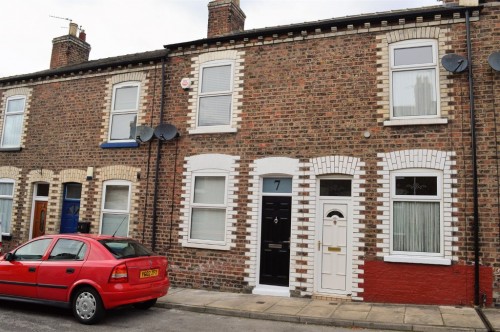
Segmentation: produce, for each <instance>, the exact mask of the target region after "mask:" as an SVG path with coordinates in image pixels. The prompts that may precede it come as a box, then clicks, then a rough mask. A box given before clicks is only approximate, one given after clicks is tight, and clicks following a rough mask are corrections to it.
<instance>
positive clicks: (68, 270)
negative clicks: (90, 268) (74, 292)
mask: <svg viewBox="0 0 500 332" xmlns="http://www.w3.org/2000/svg"><path fill="white" fill-rule="evenodd" d="M66 273H75V269H74V268H72V267H69V268H67V269H66Z"/></svg>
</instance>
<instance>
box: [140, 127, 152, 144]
mask: <svg viewBox="0 0 500 332" xmlns="http://www.w3.org/2000/svg"><path fill="white" fill-rule="evenodd" d="M153 132H154V131H153V128H151V127H148V126H137V127H136V128H135V140H136V141H138V142H149V141H150V140H151V139H152V138H153Z"/></svg>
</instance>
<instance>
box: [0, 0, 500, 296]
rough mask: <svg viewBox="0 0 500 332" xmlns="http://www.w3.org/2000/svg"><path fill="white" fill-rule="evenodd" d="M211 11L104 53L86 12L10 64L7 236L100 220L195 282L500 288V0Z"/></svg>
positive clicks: (303, 290)
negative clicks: (296, 12) (90, 33)
mask: <svg viewBox="0 0 500 332" xmlns="http://www.w3.org/2000/svg"><path fill="white" fill-rule="evenodd" d="M243 1H244V0H243ZM208 9H209V22H208V36H207V38H205V39H201V40H195V41H188V42H183V43H178V44H173V45H166V46H165V47H164V48H163V49H160V50H157V51H151V52H145V53H139V54H131V55H124V56H120V57H114V58H106V59H100V60H94V61H88V55H89V52H90V45H89V44H88V43H87V42H86V40H85V39H86V36H85V33H84V32H80V34H79V36H77V29H76V28H75V27H72V28H71V29H70V33H69V34H68V35H67V36H63V37H59V38H55V39H54V40H53V45H54V46H53V52H52V58H51V68H50V69H48V70H45V71H42V72H37V73H32V74H24V75H18V76H13V77H6V78H1V79H0V105H1V106H0V110H1V116H0V130H1V132H0V136H1V141H0V216H1V221H2V234H3V246H4V249H8V248H12V247H13V246H15V245H17V244H18V243H20V242H22V241H25V240H27V239H30V238H33V237H36V236H39V235H40V234H44V233H59V232H76V231H77V230H85V226H86V225H87V226H88V225H89V226H90V232H92V233H105V234H113V233H116V234H118V235H128V236H131V237H134V238H137V239H139V240H141V241H143V242H144V243H146V244H147V245H149V246H150V247H151V248H153V249H154V250H155V251H157V252H159V253H161V254H165V255H167V256H168V257H169V260H170V262H171V266H170V275H171V278H172V282H173V284H174V285H176V286H180V287H191V288H203V289H210V290H222V291H233V292H254V293H259V294H271V295H281V296H297V297H311V296H313V297H319V298H335V299H341V300H352V301H369V302H385V303H418V304H454V305H471V304H483V303H484V304H486V305H494V304H495V303H498V304H500V284H499V282H500V259H499V240H500V233H499V209H500V206H499V199H500V197H499V189H498V188H499V187H500V183H499V173H498V172H499V159H498V155H499V148H498V145H499V140H500V136H499V133H498V130H499V128H500V117H499V115H500V114H499V104H500V95H499V93H498V91H499V86H500V74H499V72H498V70H499V69H498V67H497V66H498V52H499V51H500V25H499V22H500V20H499V19H500V18H499V15H500V2H498V1H489V0H486V1H479V2H478V1H476V2H475V3H474V1H464V2H462V0H461V1H460V3H459V2H458V0H445V1H443V3H441V4H439V5H437V6H432V7H424V8H415V9H406V10H398V11H390V12H382V13H376V14H364V15H357V16H349V17H342V18H333V19H330V20H322V21H316V22H310V23H302V24H291V25H287V26H279V27H276V28H263V29H256V30H244V21H245V14H244V13H243V11H242V9H241V8H240V1H239V0H214V1H211V2H210V3H209V4H208ZM158 42H159V44H160V45H161V41H158ZM495 61H496V62H495ZM138 126H139V127H138ZM86 223H89V224H86Z"/></svg>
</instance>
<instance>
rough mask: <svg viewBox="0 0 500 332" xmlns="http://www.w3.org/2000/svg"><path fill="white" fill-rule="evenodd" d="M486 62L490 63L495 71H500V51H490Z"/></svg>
mask: <svg viewBox="0 0 500 332" xmlns="http://www.w3.org/2000/svg"><path fill="white" fill-rule="evenodd" d="M488 63H489V64H490V66H491V68H493V69H494V70H496V71H500V52H493V53H491V54H490V56H489V57H488Z"/></svg>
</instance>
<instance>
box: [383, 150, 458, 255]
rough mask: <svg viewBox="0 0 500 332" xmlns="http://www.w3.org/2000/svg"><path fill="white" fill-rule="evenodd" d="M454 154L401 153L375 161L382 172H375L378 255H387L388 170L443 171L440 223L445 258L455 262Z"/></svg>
mask: <svg viewBox="0 0 500 332" xmlns="http://www.w3.org/2000/svg"><path fill="white" fill-rule="evenodd" d="M454 155H455V153H454V152H450V151H437V150H425V149H415V150H402V151H394V152H390V153H379V154H378V158H379V159H380V161H379V162H378V166H379V168H381V170H380V171H379V172H378V175H379V179H378V184H379V189H378V193H379V198H378V201H379V202H381V203H382V204H380V205H379V207H378V211H379V212H380V214H379V224H378V225H377V229H380V230H381V232H380V233H378V234H377V239H379V241H378V243H377V247H378V248H379V249H380V250H379V251H378V252H377V256H379V257H385V256H387V255H389V254H390V243H389V241H390V208H389V207H390V173H391V171H396V170H402V169H411V168H421V169H433V170H441V171H442V172H443V212H444V213H443V214H444V215H443V218H444V220H443V222H444V258H446V259H451V260H453V261H458V257H456V256H453V251H454V250H453V243H454V242H456V241H457V240H458V239H457V238H454V237H453V233H454V232H456V231H458V227H457V224H458V217H455V216H453V212H455V211H456V208H454V204H455V203H456V201H457V199H456V198H455V197H454V196H456V194H457V189H456V188H454V185H455V184H456V183H457V180H456V178H455V174H456V170H454V169H453V168H454V166H455V161H453V160H451V158H452V157H453V156H454Z"/></svg>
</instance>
